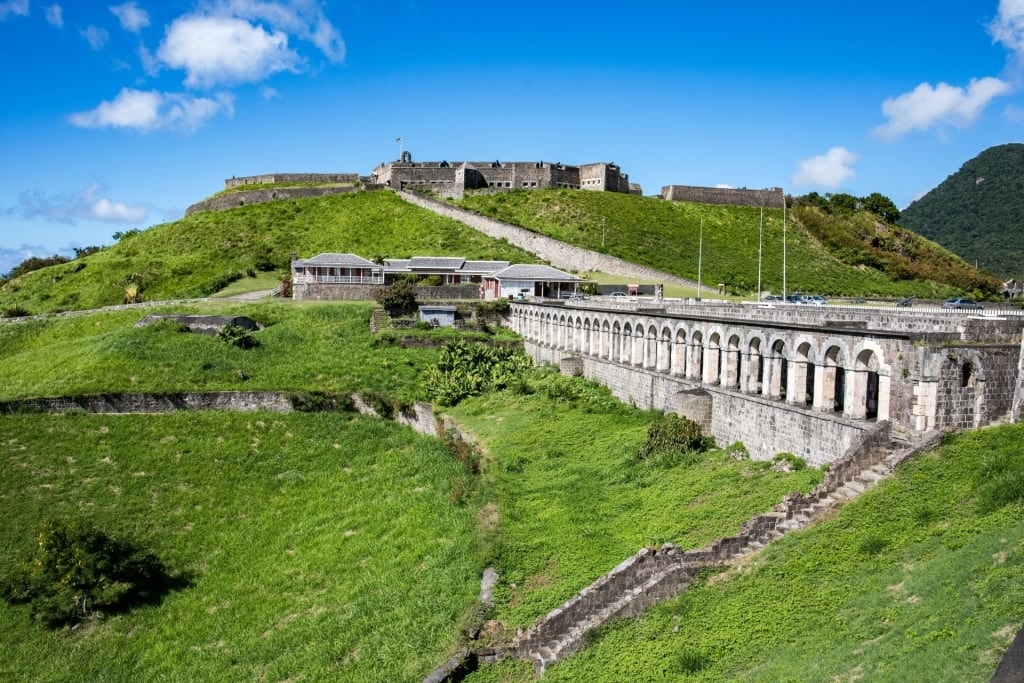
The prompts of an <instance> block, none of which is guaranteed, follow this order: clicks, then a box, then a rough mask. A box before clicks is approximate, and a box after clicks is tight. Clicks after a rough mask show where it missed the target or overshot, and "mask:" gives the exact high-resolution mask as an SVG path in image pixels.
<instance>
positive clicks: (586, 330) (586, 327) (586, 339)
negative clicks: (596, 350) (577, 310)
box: [580, 318, 594, 356]
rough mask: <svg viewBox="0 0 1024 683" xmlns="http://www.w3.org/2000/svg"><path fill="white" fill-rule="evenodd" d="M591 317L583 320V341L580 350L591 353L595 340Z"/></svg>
mask: <svg viewBox="0 0 1024 683" xmlns="http://www.w3.org/2000/svg"><path fill="white" fill-rule="evenodd" d="M590 332H591V330H590V318H585V319H584V320H583V339H582V340H581V341H582V342H583V343H582V344H580V352H581V353H585V354H587V355H588V356H589V355H590V345H591V344H592V343H593V342H594V340H593V336H592V335H591V334H590Z"/></svg>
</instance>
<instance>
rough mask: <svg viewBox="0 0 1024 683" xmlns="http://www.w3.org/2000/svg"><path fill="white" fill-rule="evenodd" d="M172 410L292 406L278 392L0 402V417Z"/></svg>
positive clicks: (282, 408)
mask: <svg viewBox="0 0 1024 683" xmlns="http://www.w3.org/2000/svg"><path fill="white" fill-rule="evenodd" d="M174 410H233V411H241V412H251V411H256V410H268V411H271V412H277V413H287V412H291V411H292V410H293V407H292V402H291V401H290V400H289V398H288V396H287V395H286V394H285V393H283V392H278V391H218V392H182V393H166V394H141V393H139V394H100V395H91V396H65V397H60V398H27V399H21V400H15V401H4V402H0V414H7V415H10V414H13V413H19V412H38V413H69V412H86V413H114V414H117V413H166V412H170V411H174Z"/></svg>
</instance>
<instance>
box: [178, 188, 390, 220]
mask: <svg viewBox="0 0 1024 683" xmlns="http://www.w3.org/2000/svg"><path fill="white" fill-rule="evenodd" d="M360 189H376V188H359V187H356V186H354V185H346V186H341V187H274V188H263V189H260V190H243V191H241V192H230V193H228V194H222V195H218V196H216V197H211V198H210V199H204V200H203V201H201V202H197V203H195V204H193V205H192V206H190V207H188V208H187V209H186V210H185V215H186V216H191V215H192V214H194V213H202V212H204V211H226V210H227V209H235V208H238V207H239V206H249V205H252V204H265V203H266V202H274V201H279V200H282V199H304V198H307V197H326V196H327V195H334V194H345V193H346V192H358V191H359V190H360Z"/></svg>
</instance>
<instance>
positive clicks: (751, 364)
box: [740, 336, 764, 394]
mask: <svg viewBox="0 0 1024 683" xmlns="http://www.w3.org/2000/svg"><path fill="white" fill-rule="evenodd" d="M742 382H745V383H741V385H740V389H741V390H742V391H746V392H749V393H752V394H760V393H762V387H763V386H764V358H763V357H762V353H761V337H758V336H753V337H751V338H750V340H749V341H748V342H747V373H746V377H745V379H744V380H742Z"/></svg>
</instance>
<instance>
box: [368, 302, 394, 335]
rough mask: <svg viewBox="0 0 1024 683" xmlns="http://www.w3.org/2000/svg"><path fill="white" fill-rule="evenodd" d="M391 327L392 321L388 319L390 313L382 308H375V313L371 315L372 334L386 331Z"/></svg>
mask: <svg viewBox="0 0 1024 683" xmlns="http://www.w3.org/2000/svg"><path fill="white" fill-rule="evenodd" d="M390 326H391V319H390V318H389V317H388V312H387V311H386V310H384V308H383V307H382V306H374V307H373V311H372V312H371V313H370V332H371V333H377V332H379V331H380V330H386V329H387V328H388V327H390Z"/></svg>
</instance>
